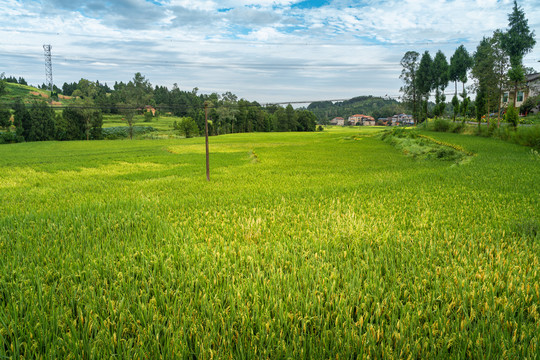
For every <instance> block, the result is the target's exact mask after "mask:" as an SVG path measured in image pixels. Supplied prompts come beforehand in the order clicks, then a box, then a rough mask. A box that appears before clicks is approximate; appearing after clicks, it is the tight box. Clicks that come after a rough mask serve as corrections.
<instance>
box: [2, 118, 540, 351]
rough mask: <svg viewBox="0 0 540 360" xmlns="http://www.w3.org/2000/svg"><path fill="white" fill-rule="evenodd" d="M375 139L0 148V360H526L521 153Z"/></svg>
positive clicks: (536, 218)
mask: <svg viewBox="0 0 540 360" xmlns="http://www.w3.org/2000/svg"><path fill="white" fill-rule="evenodd" d="M379 131H380V130H378V129H375V128H371V129H370V128H367V129H366V128H362V129H358V128H356V129H329V130H328V129H327V130H325V131H323V132H316V133H265V134H261V133H258V134H257V133H251V134H234V135H223V136H219V137H211V138H210V152H211V154H210V156H211V158H210V161H211V164H210V165H211V181H210V182H207V181H206V176H205V150H204V138H193V139H169V140H133V141H130V140H118V141H89V142H86V141H74V142H42V143H20V144H12V145H2V146H0V358H1V359H5V358H8V359H11V358H13V359H22V358H26V359H32V358H36V359H56V358H59V359H101V358H122V359H160V358H161V359H173V358H180V359H256V358H264V359H289V358H290V359H304V358H306V359H383V358H384V359H393V358H404V359H408V358H410V359H428V358H438V359H449V358H453V359H462V358H479V359H499V358H501V359H536V358H540V343H539V341H540V308H539V307H540V235H539V233H540V155H539V154H538V152H536V151H534V150H531V149H530V148H527V147H523V146H518V145H514V144H509V143H506V142H502V141H498V140H494V139H489V138H480V137H474V136H465V135H459V134H451V133H430V132H422V133H421V134H423V135H424V136H426V138H423V137H422V138H421V139H427V138H431V139H433V140H434V141H437V143H439V144H442V145H445V144H446V145H451V146H452V147H453V148H455V149H458V150H460V151H464V152H466V153H467V158H466V160H464V161H459V162H457V161H450V160H444V159H437V158H418V157H413V156H411V154H410V152H408V151H406V150H402V149H400V148H397V147H394V146H392V144H391V143H389V142H387V141H383V140H381V138H380V137H379V136H377V134H376V133H377V132H379ZM422 141H424V140H422Z"/></svg>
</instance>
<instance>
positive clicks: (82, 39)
mask: <svg viewBox="0 0 540 360" xmlns="http://www.w3.org/2000/svg"><path fill="white" fill-rule="evenodd" d="M520 5H521V6H523V8H524V10H525V13H526V16H527V18H528V19H529V26H530V27H531V28H532V29H534V30H536V34H537V35H538V34H540V0H528V1H520ZM0 7H1V8H2V9H3V10H2V12H1V13H0V21H1V24H3V25H1V26H0V39H1V40H0V73H1V72H5V73H6V75H13V76H17V77H18V76H23V77H24V78H25V79H27V81H29V82H30V83H32V84H40V83H43V82H44V81H45V68H44V60H43V47H42V45H43V44H51V45H52V54H53V77H54V82H55V84H56V85H58V86H61V85H62V84H63V83H64V82H72V81H78V80H79V79H80V78H87V79H90V80H99V81H100V82H107V83H109V84H110V85H112V84H113V83H114V81H115V80H118V81H128V80H129V79H131V78H132V77H133V74H134V73H135V72H141V73H142V74H143V75H145V76H146V77H147V78H148V79H149V80H150V82H151V83H152V84H154V85H165V86H168V87H171V86H172V85H173V84H174V83H177V84H178V86H179V87H180V88H181V89H184V90H191V89H192V88H194V87H198V88H199V91H200V92H203V93H210V92H217V93H219V94H221V93H224V92H226V91H231V92H233V93H235V94H237V95H238V96H239V97H243V98H246V99H249V100H257V101H259V102H262V103H266V102H274V101H276V102H277V101H280V102H281V101H304V100H325V99H330V100H331V99H345V98H351V97H354V96H359V95H369V94H371V95H379V96H384V95H389V96H398V95H399V88H400V86H401V81H400V80H399V74H400V71H401V68H400V65H399V61H400V59H401V57H402V56H403V54H404V53H405V52H406V51H408V50H415V51H418V52H420V53H422V52H424V51H425V50H428V51H430V53H431V54H435V52H436V51H437V50H439V49H440V50H442V51H443V52H444V53H445V54H446V56H447V57H448V58H449V57H450V56H451V55H452V53H453V51H454V50H455V48H457V47H458V46H459V45H460V44H464V45H465V46H466V47H467V49H468V50H469V51H470V52H473V51H474V50H475V48H476V46H477V44H478V42H479V41H480V40H481V39H482V37H483V36H490V35H491V34H492V33H493V31H494V30H495V29H497V28H502V29H505V28H506V26H507V14H508V13H509V12H510V11H511V9H512V1H511V0H389V1H382V0H365V1H359V0H199V1H193V0H152V1H150V0H119V1H99V0H41V1H39V0H28V1H27V0H0ZM539 42H540V39H539ZM539 49H540V46H539V45H537V46H536V48H535V49H534V50H533V52H532V53H531V54H529V55H527V57H526V58H525V65H527V66H532V67H536V69H537V70H540V63H538V60H540V50H539Z"/></svg>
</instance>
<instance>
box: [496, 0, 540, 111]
mask: <svg viewBox="0 0 540 360" xmlns="http://www.w3.org/2000/svg"><path fill="white" fill-rule="evenodd" d="M535 44H536V40H535V38H534V31H531V30H530V29H529V21H528V20H527V19H526V18H525V12H524V11H523V9H522V8H521V7H519V6H518V4H517V1H516V0H514V8H513V10H512V12H511V13H510V14H508V31H507V32H505V33H503V35H502V38H501V45H502V48H503V49H504V50H505V51H506V53H507V54H508V56H509V57H510V65H511V68H510V70H509V71H508V78H509V79H510V81H512V82H513V83H514V107H515V106H516V100H517V91H518V87H519V83H520V82H522V81H523V80H525V71H524V69H523V57H524V56H525V55H526V54H527V53H529V52H530V51H531V50H532V49H533V48H534V45H535Z"/></svg>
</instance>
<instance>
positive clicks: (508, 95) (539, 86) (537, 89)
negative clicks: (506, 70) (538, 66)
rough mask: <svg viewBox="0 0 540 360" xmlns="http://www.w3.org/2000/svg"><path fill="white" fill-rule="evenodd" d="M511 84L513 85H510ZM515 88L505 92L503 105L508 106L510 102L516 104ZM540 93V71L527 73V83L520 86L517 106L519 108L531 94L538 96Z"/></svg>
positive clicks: (502, 100)
mask: <svg viewBox="0 0 540 360" xmlns="http://www.w3.org/2000/svg"><path fill="white" fill-rule="evenodd" d="M510 86H511V85H510ZM515 92H516V91H515V89H509V90H508V91H505V92H504V93H503V96H502V99H501V102H502V104H501V105H502V107H507V106H508V105H510V104H512V105H513V104H514V95H515ZM539 94H540V73H535V74H529V75H525V84H524V85H523V86H521V87H519V88H518V91H517V98H516V107H517V108H519V107H520V106H521V104H523V103H524V102H525V100H527V98H528V97H530V96H536V95H539Z"/></svg>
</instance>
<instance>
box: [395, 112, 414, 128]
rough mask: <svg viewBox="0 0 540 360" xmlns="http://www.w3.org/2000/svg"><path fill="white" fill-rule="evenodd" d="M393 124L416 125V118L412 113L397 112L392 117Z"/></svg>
mask: <svg viewBox="0 0 540 360" xmlns="http://www.w3.org/2000/svg"><path fill="white" fill-rule="evenodd" d="M391 121H392V126H399V125H414V119H413V117H412V115H407V114H397V115H394V116H392V117H391Z"/></svg>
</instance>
